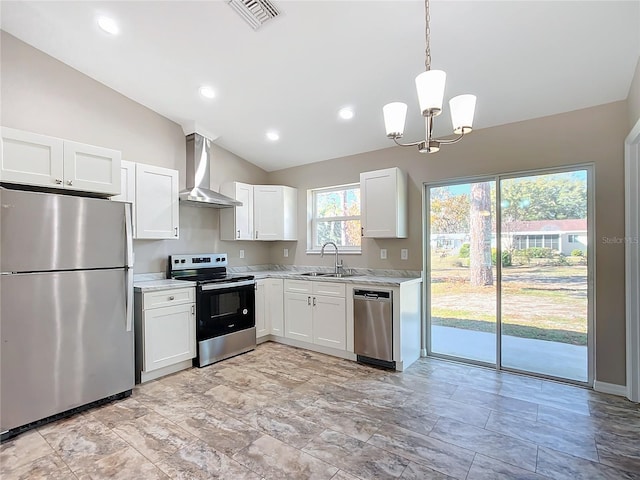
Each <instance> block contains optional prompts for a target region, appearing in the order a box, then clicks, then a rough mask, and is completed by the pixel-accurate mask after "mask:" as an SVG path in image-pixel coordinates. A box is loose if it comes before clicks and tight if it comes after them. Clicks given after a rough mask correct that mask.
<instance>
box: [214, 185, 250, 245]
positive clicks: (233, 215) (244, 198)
mask: <svg viewBox="0 0 640 480" xmlns="http://www.w3.org/2000/svg"><path fill="white" fill-rule="evenodd" d="M220 193H221V194H223V195H227V196H228V197H231V198H235V199H236V200H238V201H240V202H242V206H241V207H233V208H222V209H220V239H221V240H253V235H254V234H253V185H249V184H247V183H240V182H230V183H226V184H223V185H221V186H220Z"/></svg>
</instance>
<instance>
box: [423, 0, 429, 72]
mask: <svg viewBox="0 0 640 480" xmlns="http://www.w3.org/2000/svg"><path fill="white" fill-rule="evenodd" d="M424 17H425V23H426V24H427V28H426V30H425V37H426V38H425V40H426V49H425V52H424V53H425V60H424V68H425V69H426V71H427V72H428V71H429V70H431V42H430V41H429V37H430V36H431V27H430V26H429V20H431V16H430V14H429V0H425V2H424Z"/></svg>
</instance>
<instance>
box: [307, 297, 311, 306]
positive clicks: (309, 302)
mask: <svg viewBox="0 0 640 480" xmlns="http://www.w3.org/2000/svg"><path fill="white" fill-rule="evenodd" d="M307 305H311V297H307Z"/></svg>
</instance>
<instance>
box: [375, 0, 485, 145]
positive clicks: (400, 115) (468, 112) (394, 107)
mask: <svg viewBox="0 0 640 480" xmlns="http://www.w3.org/2000/svg"><path fill="white" fill-rule="evenodd" d="M424 9H425V21H426V30H425V37H426V43H427V47H426V50H425V57H426V58H425V62H424V66H425V69H426V71H425V72H422V73H421V74H420V75H418V76H417V77H416V89H417V90H418V101H419V103H420V111H421V112H422V116H423V117H424V121H425V127H426V139H425V140H420V141H418V142H413V143H400V142H398V139H399V138H402V135H403V134H404V124H405V120H406V117H407V104H406V103H402V102H392V103H388V104H386V105H385V106H384V107H383V108H382V112H383V114H384V125H385V128H386V130H387V137H388V138H391V139H393V141H394V142H396V144H398V145H400V146H401V147H414V146H416V145H417V146H418V150H419V151H420V153H425V152H428V153H435V152H437V151H438V150H440V145H448V144H451V143H456V142H459V141H460V140H461V139H462V137H463V136H464V135H465V134H467V133H470V132H471V130H472V128H471V125H472V124H473V114H474V111H475V108H476V96H475V95H469V94H465V95H458V96H457V97H453V98H452V99H451V100H449V109H450V110H451V121H452V123H453V133H454V134H456V135H457V137H455V138H433V117H437V116H438V115H440V113H441V112H442V99H443V98H444V85H445V81H446V78H447V74H446V73H445V72H444V71H442V70H431V45H430V43H429V37H430V34H431V31H430V29H429V20H430V16H429V0H425V2H424Z"/></svg>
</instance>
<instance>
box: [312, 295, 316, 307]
mask: <svg viewBox="0 0 640 480" xmlns="http://www.w3.org/2000/svg"><path fill="white" fill-rule="evenodd" d="M313 306H314V307H315V306H316V297H313Z"/></svg>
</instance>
